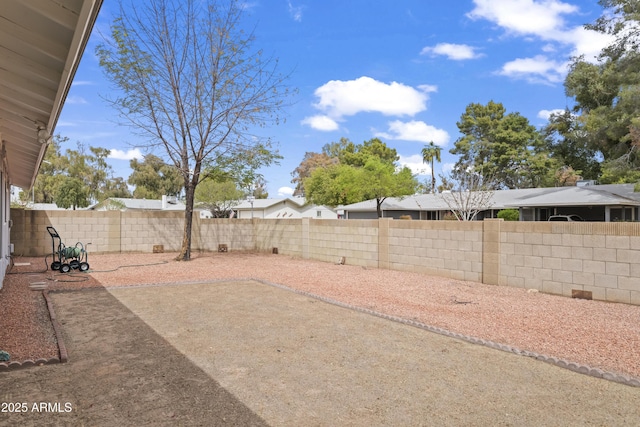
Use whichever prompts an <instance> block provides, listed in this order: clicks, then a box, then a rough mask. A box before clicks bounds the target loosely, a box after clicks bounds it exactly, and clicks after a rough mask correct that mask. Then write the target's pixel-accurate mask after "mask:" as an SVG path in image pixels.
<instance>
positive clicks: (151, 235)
mask: <svg viewBox="0 0 640 427" xmlns="http://www.w3.org/2000/svg"><path fill="white" fill-rule="evenodd" d="M183 218H184V212H144V211H125V212H121V216H120V223H121V225H120V228H121V233H122V237H121V242H120V252H152V251H153V246H155V245H163V246H164V250H165V252H175V251H179V250H180V248H181V247H182V235H183V227H184V220H183ZM194 220H195V218H194ZM194 224H195V221H194Z"/></svg>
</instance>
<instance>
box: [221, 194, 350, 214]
mask: <svg viewBox="0 0 640 427" xmlns="http://www.w3.org/2000/svg"><path fill="white" fill-rule="evenodd" d="M305 202H306V201H305V199H304V198H302V197H287V198H284V199H254V200H253V201H252V202H251V201H248V200H243V201H242V202H240V203H239V204H238V205H237V206H235V207H234V208H233V210H234V211H235V212H236V217H237V218H240V219H249V218H266V219H280V218H282V219H284V218H316V219H337V218H338V214H337V213H336V212H335V211H334V210H333V209H331V208H328V207H326V206H316V205H305Z"/></svg>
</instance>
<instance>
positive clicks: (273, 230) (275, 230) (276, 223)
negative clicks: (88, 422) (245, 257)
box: [252, 219, 308, 257]
mask: <svg viewBox="0 0 640 427" xmlns="http://www.w3.org/2000/svg"><path fill="white" fill-rule="evenodd" d="M303 223H304V220H300V219H268V220H261V219H254V220H253V222H252V230H253V234H254V236H255V238H254V247H253V248H252V249H255V250H258V251H262V252H269V253H271V252H272V251H273V248H278V253H279V254H283V255H290V256H297V257H302V256H303V246H304V245H303V242H304V241H305V239H304V236H303ZM306 230H307V234H308V220H307V221H306ZM307 239H308V237H307Z"/></svg>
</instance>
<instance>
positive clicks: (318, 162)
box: [291, 152, 339, 196]
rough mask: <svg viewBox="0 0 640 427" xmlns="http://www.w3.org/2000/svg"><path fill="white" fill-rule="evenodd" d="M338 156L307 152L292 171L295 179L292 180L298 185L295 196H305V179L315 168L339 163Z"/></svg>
mask: <svg viewBox="0 0 640 427" xmlns="http://www.w3.org/2000/svg"><path fill="white" fill-rule="evenodd" d="M338 161H339V160H338V157H337V156H336V157H330V156H329V155H328V154H326V153H324V152H323V153H314V152H306V153H304V157H303V158H302V161H301V162H300V164H299V165H298V167H297V168H296V169H295V170H294V171H293V172H291V176H293V179H292V180H291V182H292V183H293V184H295V185H296V188H295V190H294V192H293V195H294V196H304V195H305V194H306V191H305V188H304V181H305V179H307V178H309V177H310V176H311V174H312V173H313V171H314V170H316V169H318V168H327V167H329V166H331V165H335V164H337V163H338Z"/></svg>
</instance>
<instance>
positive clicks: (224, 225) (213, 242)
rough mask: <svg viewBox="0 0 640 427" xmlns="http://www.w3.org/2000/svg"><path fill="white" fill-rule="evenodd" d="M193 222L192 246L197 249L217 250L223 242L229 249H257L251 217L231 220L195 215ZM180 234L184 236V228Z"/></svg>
mask: <svg viewBox="0 0 640 427" xmlns="http://www.w3.org/2000/svg"><path fill="white" fill-rule="evenodd" d="M181 222H182V221H181ZM193 224H194V226H193V230H192V247H193V248H195V250H200V251H205V252H216V251H218V245H221V244H222V245H227V248H228V250H236V251H247V250H254V249H255V246H256V242H255V233H254V232H253V223H252V221H251V220H250V219H235V220H232V221H229V220H228V219H223V218H210V219H206V218H203V219H200V218H195V217H194V222H193ZM180 236H182V230H180ZM178 249H179V248H178Z"/></svg>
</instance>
